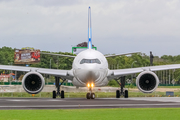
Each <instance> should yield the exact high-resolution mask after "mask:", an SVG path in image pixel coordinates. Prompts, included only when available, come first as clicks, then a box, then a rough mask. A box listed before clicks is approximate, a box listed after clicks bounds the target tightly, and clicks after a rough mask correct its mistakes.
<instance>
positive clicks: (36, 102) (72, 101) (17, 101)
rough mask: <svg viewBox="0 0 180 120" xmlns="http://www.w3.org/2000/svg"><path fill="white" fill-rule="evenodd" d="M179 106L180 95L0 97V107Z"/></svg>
mask: <svg viewBox="0 0 180 120" xmlns="http://www.w3.org/2000/svg"><path fill="white" fill-rule="evenodd" d="M158 107H161V108H164V107H180V97H144V98H139V97H138V98H118V99H117V98H97V99H94V100H92V99H90V100H87V99H85V98H65V99H61V98H57V99H51V98H0V109H86V108H158Z"/></svg>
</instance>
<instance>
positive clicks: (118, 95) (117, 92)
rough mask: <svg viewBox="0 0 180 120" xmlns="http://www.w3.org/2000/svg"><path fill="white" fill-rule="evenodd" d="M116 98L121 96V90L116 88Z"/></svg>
mask: <svg viewBox="0 0 180 120" xmlns="http://www.w3.org/2000/svg"><path fill="white" fill-rule="evenodd" d="M116 98H120V91H119V90H116Z"/></svg>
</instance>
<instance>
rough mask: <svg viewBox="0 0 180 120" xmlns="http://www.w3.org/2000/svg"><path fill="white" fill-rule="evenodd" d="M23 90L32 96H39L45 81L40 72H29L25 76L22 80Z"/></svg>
mask: <svg viewBox="0 0 180 120" xmlns="http://www.w3.org/2000/svg"><path fill="white" fill-rule="evenodd" d="M22 85H23V88H24V90H25V91H26V92H28V93H30V94H37V93H39V92H41V90H42V89H43V88H44V85H45V81H44V78H43V76H42V75H41V74H40V73H38V72H29V73H27V74H25V75H24V77H23V80H22Z"/></svg>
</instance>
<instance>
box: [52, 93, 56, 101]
mask: <svg viewBox="0 0 180 120" xmlns="http://www.w3.org/2000/svg"><path fill="white" fill-rule="evenodd" d="M52 97H53V99H55V98H56V91H53V96H52Z"/></svg>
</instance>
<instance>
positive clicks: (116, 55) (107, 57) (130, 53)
mask: <svg viewBox="0 0 180 120" xmlns="http://www.w3.org/2000/svg"><path fill="white" fill-rule="evenodd" d="M135 53H140V52H133V53H124V54H116V55H107V56H105V57H106V58H108V57H115V56H122V55H129V54H135Z"/></svg>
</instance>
